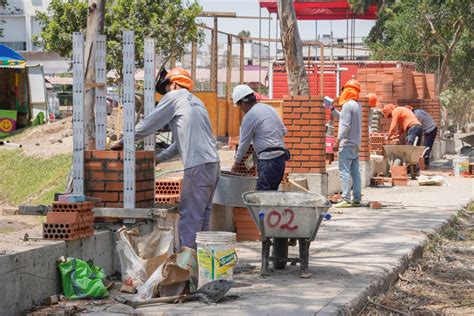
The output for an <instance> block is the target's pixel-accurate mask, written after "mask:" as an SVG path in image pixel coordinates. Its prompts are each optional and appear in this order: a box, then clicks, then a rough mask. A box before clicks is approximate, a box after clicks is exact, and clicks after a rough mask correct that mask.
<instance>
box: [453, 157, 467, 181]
mask: <svg viewBox="0 0 474 316" xmlns="http://www.w3.org/2000/svg"><path fill="white" fill-rule="evenodd" d="M453 169H454V175H455V176H461V175H465V174H469V157H468V156H456V157H454V158H453Z"/></svg>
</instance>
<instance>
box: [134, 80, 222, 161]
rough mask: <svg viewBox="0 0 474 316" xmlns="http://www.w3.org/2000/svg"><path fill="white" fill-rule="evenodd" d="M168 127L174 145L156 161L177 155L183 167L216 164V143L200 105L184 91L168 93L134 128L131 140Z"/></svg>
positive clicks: (204, 109) (206, 116)
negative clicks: (133, 137) (133, 135)
mask: <svg viewBox="0 0 474 316" xmlns="http://www.w3.org/2000/svg"><path fill="white" fill-rule="evenodd" d="M167 124H169V126H170V128H171V131H172V132H173V138H174V141H175V142H174V143H173V144H171V146H170V147H168V148H167V149H165V150H163V151H162V152H160V153H159V154H158V155H157V156H156V157H157V159H158V160H159V161H165V160H168V159H171V158H173V157H175V156H177V155H178V154H180V155H181V158H182V160H183V164H184V168H185V169H188V168H192V167H196V166H200V165H204V164H206V163H210V162H219V161H220V160H219V155H218V153H217V142H216V139H215V137H214V135H213V134H212V130H211V123H210V121H209V115H208V113H207V110H206V108H205V107H204V104H203V103H202V102H201V100H199V99H198V98H197V97H196V96H194V95H193V94H192V93H190V92H189V91H188V90H186V89H180V90H174V91H170V92H168V93H167V94H165V95H164V96H163V98H161V100H160V102H159V103H158V105H157V106H156V107H155V108H154V109H153V111H152V112H151V113H150V115H148V116H147V117H146V118H145V119H143V120H142V121H140V123H138V124H137V126H136V127H135V139H137V140H138V139H141V138H144V137H146V136H148V135H151V134H154V133H155V132H156V131H158V130H160V129H162V128H163V127H164V126H165V125H167Z"/></svg>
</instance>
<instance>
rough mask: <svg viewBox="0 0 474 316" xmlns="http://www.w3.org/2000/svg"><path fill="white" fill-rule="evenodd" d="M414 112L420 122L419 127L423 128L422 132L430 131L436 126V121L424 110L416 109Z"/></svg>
mask: <svg viewBox="0 0 474 316" xmlns="http://www.w3.org/2000/svg"><path fill="white" fill-rule="evenodd" d="M413 113H415V116H416V118H417V119H418V121H420V123H421V127H422V128H423V133H425V134H426V133H429V132H432V131H433V130H434V129H435V128H436V123H435V121H434V120H433V118H432V117H431V116H430V115H429V114H428V113H426V111H424V110H422V109H416V110H414V111H413Z"/></svg>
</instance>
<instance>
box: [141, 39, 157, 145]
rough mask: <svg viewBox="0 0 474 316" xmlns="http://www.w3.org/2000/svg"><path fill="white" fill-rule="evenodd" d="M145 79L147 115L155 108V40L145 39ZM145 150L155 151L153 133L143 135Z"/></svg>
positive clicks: (145, 110)
mask: <svg viewBox="0 0 474 316" xmlns="http://www.w3.org/2000/svg"><path fill="white" fill-rule="evenodd" d="M143 56H144V70H145V81H144V85H143V90H144V91H143V92H144V103H145V104H144V114H145V117H147V116H148V115H149V114H150V113H151V111H153V109H154V108H155V69H156V64H155V40H154V39H152V38H147V39H145V51H144V55H143ZM145 150H149V151H155V135H154V134H153V135H150V136H148V137H145Z"/></svg>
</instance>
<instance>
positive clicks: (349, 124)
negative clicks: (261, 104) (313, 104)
mask: <svg viewBox="0 0 474 316" xmlns="http://www.w3.org/2000/svg"><path fill="white" fill-rule="evenodd" d="M332 114H333V116H334V117H335V118H337V119H339V130H338V135H337V138H338V139H339V146H340V147H343V146H355V147H359V146H360V141H361V137H362V109H361V106H360V104H359V103H358V102H357V101H354V100H350V101H347V102H346V103H344V105H343V106H342V111H340V112H339V111H338V110H336V109H334V110H333V111H332Z"/></svg>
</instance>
